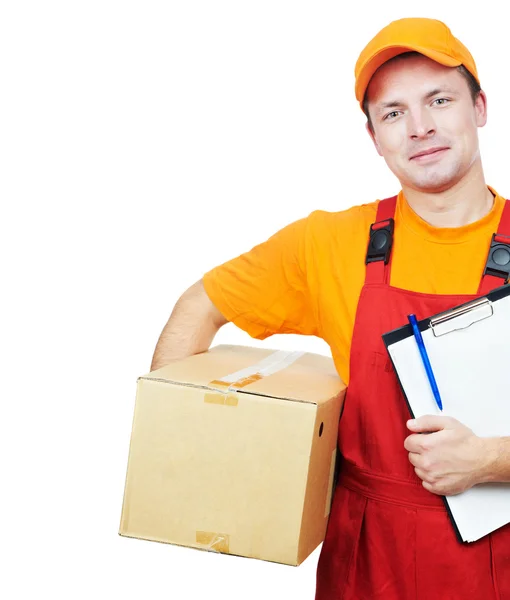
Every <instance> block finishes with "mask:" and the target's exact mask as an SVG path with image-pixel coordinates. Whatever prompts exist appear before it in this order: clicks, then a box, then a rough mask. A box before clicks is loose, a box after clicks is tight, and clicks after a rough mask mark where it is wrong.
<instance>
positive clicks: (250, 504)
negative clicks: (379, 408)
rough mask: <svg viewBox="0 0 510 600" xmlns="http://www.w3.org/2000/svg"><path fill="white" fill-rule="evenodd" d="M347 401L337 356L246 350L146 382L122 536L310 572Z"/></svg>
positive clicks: (221, 353) (212, 354)
mask: <svg viewBox="0 0 510 600" xmlns="http://www.w3.org/2000/svg"><path fill="white" fill-rule="evenodd" d="M344 395H345V386H344V385H343V384H342V382H341V380H340V379H339V377H338V375H337V374H336V371H335V368H334V365H333V361H332V360H331V359H330V358H328V357H326V356H321V355H317V354H311V353H302V352H284V351H276V352H275V351H274V350H267V349H263V348H253V347H246V346H226V345H223V346H216V347H215V348H212V349H211V350H209V351H207V352H204V353H202V354H197V355H195V356H191V357H189V358H187V359H184V360H181V361H177V362H174V363H171V364H169V365H167V366H165V367H163V368H161V369H158V370H156V371H153V372H152V373H149V374H148V375H145V376H143V377H140V378H139V379H138V386H137V396H136V405H135V414H134V420H133V430H132V435H131V444H130V450H129V460H128V469H127V477H126V487H125V492H124V503H123V508H122V517H121V525H120V531H119V533H120V534H121V535H124V536H129V537H136V538H142V539H147V540H157V541H160V542H169V543H172V544H179V545H183V546H188V547H193V548H199V549H202V550H210V551H216V552H222V553H227V554H236V555H239V556H246V557H252V558H258V559H263V560H268V561H274V562H278V563H283V564H289V565H298V564H300V563H302V562H303V560H304V559H305V558H306V557H307V556H308V555H309V554H310V553H311V552H313V550H314V549H315V548H316V547H317V546H318V545H319V544H320V543H321V542H322V541H323V539H324V535H325V531H326V525H327V520H328V515H329V509H330V504H331V496H332V487H333V476H334V470H335V459H336V446H337V444H336V443H337V432H338V421H339V416H340V410H341V407H342V403H343V397H344Z"/></svg>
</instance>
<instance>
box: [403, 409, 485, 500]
mask: <svg viewBox="0 0 510 600" xmlns="http://www.w3.org/2000/svg"><path fill="white" fill-rule="evenodd" d="M407 427H408V429H410V430H411V431H413V432H414V434H413V435H410V436H409V437H407V438H406V440H405V442H404V447H405V449H406V450H407V451H408V452H409V461H410V462H411V464H412V465H413V466H414V470H415V472H416V474H417V475H418V477H419V478H420V479H421V480H422V482H423V487H424V488H425V489H426V490H428V491H429V492H432V493H433V494H439V495H445V496H446V495H453V494H459V493H460V492H463V491H465V490H467V489H469V488H470V487H472V486H473V485H476V484H477V483H481V482H482V481H484V480H485V476H486V470H487V468H488V465H489V462H490V458H491V457H490V456H489V453H490V451H489V448H488V446H487V442H486V439H484V438H480V437H478V436H476V435H475V434H474V433H473V432H472V431H471V429H469V428H468V427H466V426H465V425H463V424H462V423H460V422H459V421H457V420H456V419H454V418H453V417H446V416H444V417H443V416H432V415H426V416H423V417H420V418H419V419H414V420H411V421H408V422H407ZM424 433H429V434H430V435H424Z"/></svg>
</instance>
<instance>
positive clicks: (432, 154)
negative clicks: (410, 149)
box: [409, 148, 448, 161]
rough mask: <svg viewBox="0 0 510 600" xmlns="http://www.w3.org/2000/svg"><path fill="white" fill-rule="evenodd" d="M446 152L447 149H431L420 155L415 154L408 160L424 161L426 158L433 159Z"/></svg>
mask: <svg viewBox="0 0 510 600" xmlns="http://www.w3.org/2000/svg"><path fill="white" fill-rule="evenodd" d="M446 150H448V148H435V149H431V150H429V151H426V152H424V153H422V154H415V155H414V156H411V158H410V159H409V160H418V161H421V160H426V159H427V158H433V157H435V156H438V155H439V154H441V153H442V152H445V151H446Z"/></svg>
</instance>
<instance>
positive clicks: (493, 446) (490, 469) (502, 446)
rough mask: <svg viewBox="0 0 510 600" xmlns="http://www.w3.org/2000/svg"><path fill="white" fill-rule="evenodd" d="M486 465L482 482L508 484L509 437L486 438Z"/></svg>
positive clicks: (509, 473) (509, 470)
mask: <svg viewBox="0 0 510 600" xmlns="http://www.w3.org/2000/svg"><path fill="white" fill-rule="evenodd" d="M485 442H486V448H487V464H486V466H485V468H484V470H483V474H482V478H481V480H482V482H484V483H490V482H494V483H495V482H500V483H503V482H510V437H496V438H487V439H486V440H485Z"/></svg>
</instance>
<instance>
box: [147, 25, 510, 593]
mask: <svg viewBox="0 0 510 600" xmlns="http://www.w3.org/2000/svg"><path fill="white" fill-rule="evenodd" d="M355 73H356V85H355V91H356V97H357V100H358V101H359V103H360V105H361V107H362V109H363V110H364V111H365V114H366V116H367V130H368V133H369V135H370V137H371V138H372V140H373V142H374V145H375V147H376V149H377V152H378V153H379V154H380V155H381V156H382V157H383V158H384V160H385V161H386V163H387V165H388V167H389V168H390V169H391V171H392V172H393V173H394V174H395V175H396V177H397V178H398V179H399V181H400V184H401V186H402V190H401V191H400V193H399V194H398V196H397V197H395V198H390V199H386V200H383V201H379V202H374V203H372V204H366V205H362V206H357V207H354V208H352V209H349V210H347V211H342V212H338V213H327V212H324V211H315V212H313V213H311V214H310V215H309V216H308V217H307V218H305V219H301V220H300V221H297V222H295V223H292V224H291V225H289V226H287V227H285V228H284V229H282V230H281V231H280V232H278V233H277V234H275V235H274V236H273V237H271V238H270V239H269V240H268V241H266V242H265V243H263V244H260V245H259V246H256V247H255V248H253V249H252V250H251V251H250V252H247V253H246V254H243V255H241V256H240V257H238V258H235V259H233V260H231V261H229V262H227V263H226V264H224V265H222V266H219V267H217V268H216V269H213V270H212V271H210V272H209V273H207V274H206V275H205V276H204V278H203V280H201V281H199V282H197V283H196V284H195V285H194V286H192V288H190V289H189V290H188V291H187V292H185V293H184V294H183V296H182V297H181V298H180V299H179V301H178V303H177V304H176V307H175V309H174V311H173V313H172V316H171V318H170V320H169V322H168V324H167V325H166V327H165V329H164V330H163V332H162V334H161V337H160V340H159V342H158V346H157V348H156V352H155V356H154V360H153V368H157V367H159V366H161V365H163V364H165V363H166V362H168V361H170V360H173V359H176V358H180V357H183V356H186V355H189V354H193V353H197V352H202V351H205V350H206V349H207V348H208V347H209V345H210V343H211V341H212V339H213V337H214V335H215V333H216V332H217V330H218V329H219V328H220V327H221V326H222V325H223V324H224V323H226V322H228V321H232V322H234V323H235V324H236V325H237V326H239V327H241V328H242V329H244V330H245V331H247V332H248V333H249V334H250V335H251V336H253V337H255V338H258V339H264V338H266V337H268V336H270V335H272V334H274V333H300V334H304V335H316V336H319V337H321V338H323V339H324V340H325V341H326V342H327V343H328V344H329V345H330V347H331V351H332V355H333V359H334V361H335V364H336V367H337V369H338V372H339V374H340V376H341V377H342V379H343V380H344V381H345V382H346V383H348V385H349V387H348V392H347V398H346V402H345V408H344V412H343V414H342V417H341V420H340V427H339V437H338V444H339V449H340V452H341V454H342V456H343V461H342V467H341V473H340V477H339V481H338V485H337V488H336V490H335V495H334V499H333V505H332V509H331V514H330V518H329V523H328V529H327V533H326V538H325V540H324V544H323V546H322V551H321V555H320V559H319V565H318V571H317V595H316V599H317V600H334V599H338V600H340V599H343V600H360V599H365V600H375V599H388V600H399V599H402V600H411V599H419V600H422V599H423V600H429V599H430V600H447V599H459V600H460V599H462V600H468V599H473V600H477V599H480V600H481V599H483V600H486V599H496V598H497V599H499V600H510V526H506V527H503V528H501V529H499V530H498V531H496V532H494V533H493V534H491V535H488V536H486V537H484V538H482V539H481V540H479V541H477V542H475V543H472V544H461V543H459V542H458V541H457V539H456V537H455V534H454V530H453V527H452V525H451V523H450V521H449V519H448V515H447V513H446V511H445V507H444V504H443V502H442V498H441V495H443V494H455V493H459V492H462V491H464V490H467V489H469V488H470V487H471V486H473V485H475V484H478V483H481V482H489V481H510V437H507V438H491V439H482V438H478V437H477V436H475V435H474V434H473V432H472V431H471V430H469V429H468V428H467V427H465V426H464V425H462V424H461V423H459V422H458V421H456V420H454V419H452V418H449V417H446V416H441V417H437V416H427V417H422V418H420V419H417V420H416V421H409V414H408V411H407V408H406V405H405V402H404V401H403V398H402V396H401V393H400V391H399V387H398V383H397V379H396V376H395V373H394V372H393V370H392V368H391V364H390V361H389V359H388V357H387V354H386V351H385V349H384V346H383V342H382V340H381V335H382V334H383V333H385V332H387V331H389V330H391V329H395V328H397V327H400V326H402V325H404V324H405V323H406V315H407V314H409V313H416V314H417V316H418V318H425V317H427V316H430V315H432V314H435V313H438V312H441V311H444V310H447V309H449V308H451V307H452V306H455V305H457V304H459V303H461V302H463V301H467V300H469V299H472V298H474V297H476V296H477V295H480V294H483V293H486V292H488V291H489V290H490V289H493V288H494V287H497V286H499V285H503V284H504V283H505V280H503V279H499V278H497V277H493V276H490V275H485V276H484V275H483V273H484V269H485V262H486V259H487V255H488V250H489V246H490V242H491V238H492V234H493V233H495V232H498V233H499V234H504V235H508V236H510V208H509V205H510V203H507V202H506V201H505V200H504V199H503V198H502V197H501V196H500V195H499V194H497V193H496V191H495V190H494V189H492V188H491V187H488V186H487V185H486V183H485V180H484V174H483V169H482V163H481V158H480V153H479V147H478V131H477V130H478V127H483V126H484V125H485V122H486V118H487V102H486V96H485V93H484V92H483V91H482V90H481V89H480V85H479V79H478V73H477V69H476V65H475V63H474V60H473V58H472V56H471V54H470V53H469V51H468V50H467V48H465V46H463V45H462V44H461V43H460V42H459V41H458V40H457V39H456V38H454V37H453V35H452V34H451V32H450V30H449V29H448V28H447V27H446V25H444V24H443V23H441V22H439V21H434V20H429V19H402V20H400V21H395V22H393V23H390V25H388V26H387V27H385V28H384V29H383V30H382V31H381V32H379V33H378V34H377V35H376V36H375V38H374V39H373V40H372V41H371V42H370V43H369V44H368V45H367V46H366V48H365V49H364V50H363V52H362V53H361V55H360V57H359V60H358V62H357V65H356V71H355ZM391 219H394V232H393V246H392V247H391V248H388V247H385V248H382V249H381V250H382V251H381V252H380V254H379V255H378V253H377V252H375V254H374V253H372V255H371V258H375V260H373V261H372V262H370V261H367V259H368V258H370V256H368V255H367V245H368V239H369V232H370V229H371V225H373V224H375V226H374V227H375V229H386V230H387V231H388V232H389V233H391ZM367 262H368V264H366V263H367ZM425 432H428V433H430V435H423V433H425Z"/></svg>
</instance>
